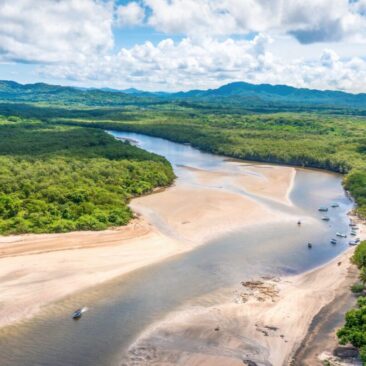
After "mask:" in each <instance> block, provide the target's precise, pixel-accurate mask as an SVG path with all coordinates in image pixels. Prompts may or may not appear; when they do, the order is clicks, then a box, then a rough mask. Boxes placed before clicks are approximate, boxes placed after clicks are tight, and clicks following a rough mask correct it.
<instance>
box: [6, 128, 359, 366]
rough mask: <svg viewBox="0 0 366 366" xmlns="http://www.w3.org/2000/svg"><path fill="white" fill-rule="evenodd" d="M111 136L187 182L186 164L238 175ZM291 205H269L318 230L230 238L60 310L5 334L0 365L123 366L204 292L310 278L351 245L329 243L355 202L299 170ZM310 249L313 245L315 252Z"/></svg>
mask: <svg viewBox="0 0 366 366" xmlns="http://www.w3.org/2000/svg"><path fill="white" fill-rule="evenodd" d="M113 135H115V136H119V137H126V138H129V139H133V140H136V141H137V145H138V146H139V147H141V148H143V149H146V150H148V151H151V152H155V153H157V154H160V155H163V156H165V157H166V158H167V159H168V160H169V161H170V162H171V163H172V165H173V167H174V169H175V172H176V175H177V176H178V180H180V181H182V182H189V183H190V184H192V183H193V182H194V180H193V179H192V176H191V174H190V173H189V171H188V170H187V169H184V168H182V166H190V167H194V168H201V169H210V170H217V169H220V170H225V169H229V170H231V171H233V169H234V170H235V169H238V168H237V166H235V165H233V164H226V163H225V160H226V158H224V157H220V156H214V155H212V154H207V153H202V152H200V151H198V150H196V149H194V148H192V147H190V146H187V145H182V144H177V143H173V142H169V141H166V140H164V139H159V138H154V137H149V136H144V135H140V134H135V133H122V132H113ZM224 188H225V189H228V190H229V189H231V187H224ZM242 194H244V195H249V194H248V193H247V192H245V191H243V192H242ZM249 196H250V195H249ZM290 198H291V200H292V202H293V203H294V207H288V206H286V205H282V204H280V203H275V202H271V201H270V200H268V199H267V200H266V199H263V200H262V203H264V204H268V205H269V206H271V207H272V208H274V209H277V210H280V211H281V210H283V211H284V212H287V213H293V214H295V215H296V217H308V216H310V217H312V218H315V219H316V220H314V221H311V222H312V224H311V225H306V222H305V223H304V225H302V226H301V227H298V226H297V225H296V223H290V224H289V223H288V222H283V223H276V224H267V225H258V226H256V227H253V228H247V229H245V230H244V229H243V230H239V231H237V232H232V233H230V234H228V235H225V236H222V237H220V238H218V239H215V240H212V241H210V242H208V243H206V244H205V245H202V246H200V247H198V248H196V249H195V250H193V251H191V252H189V253H186V254H183V255H179V256H176V257H173V258H171V259H169V260H166V261H164V262H163V263H159V264H156V265H152V266H149V267H146V268H144V269H142V270H138V271H135V272H133V273H130V274H129V275H126V276H123V277H121V278H118V279H116V280H114V281H112V282H110V283H108V284H106V285H103V286H99V287H96V288H94V289H91V290H87V291H84V292H83V293H79V294H77V295H74V296H71V297H69V298H67V299H65V300H63V301H60V302H59V303H56V304H53V305H51V306H49V307H47V308H46V309H44V310H43V311H42V312H41V313H40V314H39V316H37V317H36V318H34V319H32V320H30V321H26V322H24V323H22V324H20V325H17V326H14V327H9V328H6V329H3V330H0V366H112V365H118V364H119V363H120V359H121V356H122V355H123V353H124V352H126V350H127V349H128V347H129V346H130V345H131V343H132V342H133V341H134V340H135V339H136V337H137V336H138V335H139V334H140V333H141V332H142V331H143V330H144V329H145V328H146V327H148V326H149V325H150V324H151V323H153V322H156V321H158V320H159V319H161V318H162V317H164V316H165V315H166V314H167V313H169V312H170V311H173V310H175V309H177V308H178V307H180V306H181V305H182V304H184V303H186V302H190V303H195V302H199V301H201V300H200V299H201V298H202V295H204V294H209V293H211V292H213V291H215V290H217V289H221V288H225V287H232V286H235V285H237V284H238V283H240V281H243V280H245V279H248V278H252V277H255V276H258V275H264V274H286V273H299V272H301V271H305V270H308V269H310V268H313V267H315V266H318V265H320V264H322V263H325V262H327V261H329V260H330V259H332V258H334V257H335V256H337V255H338V254H339V253H340V252H342V251H344V250H345V248H347V247H348V241H347V239H345V240H338V243H337V245H335V246H333V245H331V244H330V243H329V241H330V239H331V238H332V237H334V235H335V232H336V231H344V232H348V231H349V227H348V222H349V220H348V219H347V216H346V213H347V212H348V211H349V210H350V208H351V207H352V202H351V201H350V200H349V199H348V198H347V197H346V195H345V192H344V191H343V189H342V185H341V176H339V175H336V174H331V173H327V172H324V171H317V170H305V169H298V170H297V174H296V178H295V184H294V188H293V190H292V192H291V197H290ZM332 201H337V202H338V203H339V204H340V207H339V208H336V209H330V211H329V214H328V215H329V216H330V217H331V221H330V223H326V222H323V221H321V220H320V217H321V214H320V213H319V212H318V211H317V208H318V207H319V206H320V205H324V204H325V205H326V204H329V203H330V202H332ZM308 241H311V242H312V243H313V248H312V249H311V250H309V249H308V248H307V246H306V243H307V242H308ZM35 296H37V294H35ZM15 301H16V299H15ZM81 305H87V306H88V307H90V311H89V312H87V313H86V314H85V315H84V316H83V318H82V319H81V320H80V321H77V322H74V321H72V320H70V313H71V312H72V311H73V310H74V309H75V308H77V307H79V306H81Z"/></svg>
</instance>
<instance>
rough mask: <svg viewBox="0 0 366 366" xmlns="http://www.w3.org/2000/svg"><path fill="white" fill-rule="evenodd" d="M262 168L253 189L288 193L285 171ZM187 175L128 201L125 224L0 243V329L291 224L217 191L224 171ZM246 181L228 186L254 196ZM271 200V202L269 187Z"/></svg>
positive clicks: (289, 177)
mask: <svg viewBox="0 0 366 366" xmlns="http://www.w3.org/2000/svg"><path fill="white" fill-rule="evenodd" d="M228 164H229V163H228ZM239 169H242V168H240V167H239ZM250 169H254V168H253V167H250ZM258 169H259V168H258ZM261 169H262V168H261ZM267 170H268V171H267ZM267 170H264V171H263V172H261V173H260V174H256V175H255V177H256V178H255V179H257V181H258V184H259V183H260V182H262V181H263V180H264V181H267V183H268V184H269V187H268V189H267V193H266V194H268V195H269V196H270V192H271V187H274V186H275V185H274V184H272V183H273V180H274V179H275V180H278V179H279V180H281V181H282V182H283V185H284V188H283V189H282V188H281V192H285V191H286V192H287V191H288V190H289V189H290V187H291V185H292V182H293V175H294V169H293V168H283V167H273V169H267ZM192 174H193V181H194V184H181V183H179V184H177V185H175V186H173V187H171V188H169V189H166V190H164V191H162V192H159V193H155V194H152V195H150V196H144V197H141V198H138V199H135V200H133V201H132V202H131V207H132V208H133V209H134V210H136V211H137V212H139V213H140V215H141V216H140V217H139V218H137V219H136V220H133V221H132V222H131V223H130V224H129V225H127V226H126V227H121V228H116V229H113V230H106V231H103V232H74V233H68V234H47V235H21V236H10V237H2V238H0V325H1V326H4V325H8V324H11V323H13V322H15V321H18V320H21V319H23V318H29V317H31V316H33V315H34V314H36V313H37V312H38V311H39V310H40V309H41V308H42V307H43V306H45V305H47V304H49V303H51V302H54V301H57V300H59V299H61V298H63V297H65V296H68V295H70V294H72V293H75V292H77V291H81V290H84V289H86V288H88V287H92V286H96V285H100V284H102V283H103V282H106V281H108V280H111V279H113V278H116V277H117V276H121V275H123V274H126V273H128V272H131V271H133V270H136V269H138V268H142V267H144V266H147V265H149V264H153V263H157V262H159V261H162V260H164V259H166V258H168V257H170V256H173V255H176V254H179V253H183V252H184V251H188V250H191V249H192V248H194V247H195V246H197V245H201V244H203V243H204V242H205V241H207V240H209V239H211V238H213V237H216V236H219V235H222V234H223V233H225V232H227V231H230V230H234V229H237V228H240V227H245V226H246V225H255V224H260V223H264V222H269V221H271V222H273V221H276V220H295V219H294V218H292V217H291V216H289V215H287V214H284V213H282V212H279V211H276V210H273V209H271V208H270V207H268V206H266V205H265V204H263V203H261V202H259V201H256V200H255V198H253V196H252V197H250V198H249V197H246V196H245V195H243V194H242V193H240V192H239V191H237V190H235V189H231V186H229V187H226V188H225V189H223V188H220V187H223V186H224V185H225V184H227V182H228V181H230V180H232V179H234V178H233V174H232V171H231V169H228V172H226V173H225V171H223V172H221V173H220V174H218V175H217V176H215V184H217V185H218V186H217V187H210V186H207V185H204V184H199V183H197V182H199V181H200V179H202V177H204V176H205V173H204V172H203V171H200V172H192ZM210 175H212V172H207V174H206V176H207V177H208V176H210ZM253 179H254V178H253V177H252V175H248V178H247V179H246V175H245V174H244V175H243V176H241V177H240V182H239V181H238V182H236V183H235V184H236V187H241V188H242V189H243V190H244V191H245V190H248V191H250V190H251V191H252V195H255V189H254V185H253ZM271 182H272V183H271ZM261 184H262V183H261ZM251 187H252V188H251ZM259 187H260V184H259ZM258 192H259V191H258ZM258 192H257V193H258ZM258 194H259V193H258ZM281 194H286V193H281ZM273 199H278V190H277V189H275V188H273ZM14 299H16V301H14Z"/></svg>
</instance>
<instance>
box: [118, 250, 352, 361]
mask: <svg viewBox="0 0 366 366" xmlns="http://www.w3.org/2000/svg"><path fill="white" fill-rule="evenodd" d="M352 251H353V250H352V249H350V250H348V251H347V252H346V253H344V254H343V255H341V256H340V257H339V258H336V260H334V261H332V262H331V263H328V264H326V265H325V266H323V267H320V268H318V269H315V270H313V271H310V272H307V273H305V274H302V275H299V276H293V277H283V278H273V279H263V278H259V279H254V280H253V281H248V282H245V283H243V284H240V285H238V287H237V288H236V289H231V291H232V294H231V300H230V301H226V302H224V303H222V301H223V299H220V296H224V295H223V293H218V294H215V295H216V296H212V299H211V300H212V305H211V306H208V307H207V306H204V307H198V306H196V307H191V308H189V307H188V308H186V309H182V310H181V311H177V312H175V313H172V314H170V315H169V316H167V317H166V318H165V319H164V320H163V321H162V322H161V323H159V324H155V325H154V326H152V327H151V328H150V329H149V330H147V331H146V332H145V333H144V334H142V335H141V337H140V338H139V339H138V340H137V341H136V343H135V344H134V345H133V346H132V347H131V349H130V352H129V357H128V358H127V359H125V360H124V364H125V365H130V364H133V365H144V362H146V360H147V359H151V362H156V364H164V365H190V366H195V365H197V366H198V365H206V364H207V365H221V366H224V365H243V364H245V363H244V361H245V360H247V361H248V362H249V361H251V362H255V364H256V365H258V366H259V365H267V366H269V365H274V366H280V365H284V364H285V362H287V361H288V360H289V359H290V357H291V355H292V352H293V351H294V349H296V347H297V346H298V345H299V344H300V343H301V341H302V339H303V338H304V337H305V334H306V332H307V329H308V327H309V324H310V323H311V321H312V319H313V317H314V315H315V314H317V312H318V311H320V310H321V309H322V307H323V306H325V305H326V304H328V303H329V302H331V301H332V299H334V297H335V296H336V295H337V293H338V292H339V291H344V286H343V285H344V283H345V281H347V273H348V271H349V269H350V266H351V264H350V261H349V258H350V255H351V254H352ZM224 292H227V290H224ZM226 296H227V293H226V295H225V297H226ZM206 301H210V300H209V299H206ZM139 360H140V361H139ZM139 362H140V363H139ZM249 364H250V363H249Z"/></svg>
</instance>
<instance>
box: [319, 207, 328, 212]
mask: <svg viewBox="0 0 366 366" xmlns="http://www.w3.org/2000/svg"><path fill="white" fill-rule="evenodd" d="M318 211H320V212H327V211H328V207H325V206H321V207H319V208H318Z"/></svg>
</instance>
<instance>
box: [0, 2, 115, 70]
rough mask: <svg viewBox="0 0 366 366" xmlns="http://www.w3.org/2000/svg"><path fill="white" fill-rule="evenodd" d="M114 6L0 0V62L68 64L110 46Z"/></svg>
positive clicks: (84, 58)
mask: <svg viewBox="0 0 366 366" xmlns="http://www.w3.org/2000/svg"><path fill="white" fill-rule="evenodd" d="M112 22H113V4H112V3H110V2H105V1H99V0H62V1H58V0H37V1H34V0H2V1H0V60H3V61H4V60H5V61H6V60H8V61H9V60H10V61H21V62H46V63H50V62H70V61H82V60H86V59H87V57H88V56H89V55H92V54H95V53H99V54H102V53H104V52H107V51H108V50H109V49H110V48H111V47H112V46H113V35H112Z"/></svg>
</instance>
